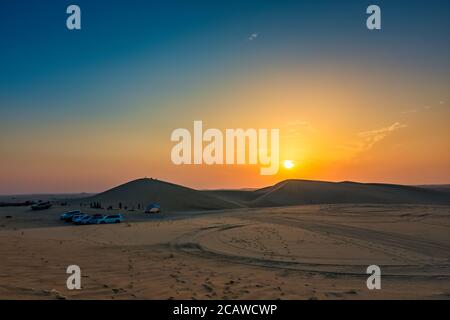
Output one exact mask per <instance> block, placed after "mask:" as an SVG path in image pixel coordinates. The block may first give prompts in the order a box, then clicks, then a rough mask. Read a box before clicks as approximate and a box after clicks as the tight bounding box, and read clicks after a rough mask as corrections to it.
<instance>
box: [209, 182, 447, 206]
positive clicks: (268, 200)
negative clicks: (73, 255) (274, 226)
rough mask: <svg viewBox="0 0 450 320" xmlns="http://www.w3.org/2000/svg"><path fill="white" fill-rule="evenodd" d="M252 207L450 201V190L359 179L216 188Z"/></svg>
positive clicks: (444, 202)
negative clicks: (367, 181)
mask: <svg viewBox="0 0 450 320" xmlns="http://www.w3.org/2000/svg"><path fill="white" fill-rule="evenodd" d="M215 193H216V195H218V196H221V197H223V198H224V199H228V200H230V201H231V200H234V201H236V202H238V203H239V204H241V205H244V206H248V207H281V206H291V205H301V204H333V203H380V204H382V203H385V204H395V203H417V204H419V203H421V204H427V203H428V204H449V203H450V194H448V193H445V192H441V191H439V190H432V189H426V188H420V187H412V186H403V185H394V184H379V183H356V182H323V181H309V180H285V181H282V182H280V183H277V184H276V185H274V186H271V187H266V188H262V189H258V190H255V191H216V192H215Z"/></svg>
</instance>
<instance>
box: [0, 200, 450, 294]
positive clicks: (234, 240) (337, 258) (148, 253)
mask: <svg viewBox="0 0 450 320" xmlns="http://www.w3.org/2000/svg"><path fill="white" fill-rule="evenodd" d="M240 197H241V199H242V195H240ZM276 199H279V197H278V196H277V198H276ZM174 201H175V200H174ZM224 201H225V200H224ZM250 201H253V200H251V199H250ZM238 202H239V201H238ZM235 206H236V208H228V209H222V210H213V211H186V212H184V213H181V212H173V213H170V212H169V213H164V212H163V213H161V214H157V215H145V214H143V213H141V212H129V213H125V222H123V223H121V224H114V225H88V226H75V225H71V224H67V223H64V222H62V221H59V220H58V218H59V214H60V213H61V212H63V211H65V210H67V207H58V206H54V207H52V208H51V209H49V210H45V211H38V212H33V211H31V210H30V209H29V208H28V207H17V208H0V256H1V259H2V260H1V262H0V298H1V299H409V298H412V299H449V298H450V254H449V253H450V206H448V205H439V204H414V205H411V204H409V205H408V204H368V203H360V204H315V205H298V206H289V207H274V208H270V207H263V208H259V207H258V208H250V207H243V206H242V205H239V203H236V205H235ZM86 211H88V212H90V213H94V212H96V209H86ZM99 212H102V213H105V210H100V211H99ZM7 216H10V217H7ZM71 264H76V265H79V266H80V268H81V272H82V289H81V290H68V289H67V288H66V279H67V277H68V275H67V274H66V268H67V266H68V265H71ZM371 264H376V265H379V266H380V267H381V271H382V278H381V279H382V280H381V285H382V289H381V290H368V289H367V287H366V279H367V277H368V275H367V274H366V268H367V266H369V265H371Z"/></svg>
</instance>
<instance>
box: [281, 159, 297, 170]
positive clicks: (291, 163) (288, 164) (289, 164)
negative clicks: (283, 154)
mask: <svg viewBox="0 0 450 320" xmlns="http://www.w3.org/2000/svg"><path fill="white" fill-rule="evenodd" d="M283 166H284V167H285V168H286V169H292V168H293V167H294V166H295V164H294V161H292V160H284V162H283Z"/></svg>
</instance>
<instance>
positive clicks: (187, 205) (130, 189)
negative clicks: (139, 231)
mask: <svg viewBox="0 0 450 320" xmlns="http://www.w3.org/2000/svg"><path fill="white" fill-rule="evenodd" d="M74 201H81V202H85V203H91V202H100V203H101V204H102V206H105V207H106V206H113V207H117V206H118V205H119V203H120V204H122V205H123V206H127V207H128V208H129V209H131V208H136V209H137V208H138V206H139V205H140V207H141V208H143V207H145V206H146V205H148V204H149V203H153V202H156V203H158V204H160V205H161V206H162V208H164V210H165V211H168V212H175V211H177V212H182V211H203V210H221V209H233V208H243V207H244V208H245V207H248V208H258V207H282V206H293V205H303V204H340V203H374V204H402V203H403V204H407V203H410V204H450V194H449V193H446V192H442V191H440V190H435V189H429V188H422V187H415V186H404V185H395V184H383V183H358V182H351V181H343V182H327V181H314V180H296V179H290V180H284V181H281V182H279V183H277V184H275V185H272V186H268V187H265V188H261V189H257V190H195V189H192V188H188V187H185V186H181V185H177V184H174V183H170V182H166V181H162V180H158V179H151V178H150V179H149V178H142V179H137V180H133V181H130V182H127V183H124V184H122V185H119V186H117V187H114V188H112V189H109V190H107V191H104V192H102V193H99V194H97V195H94V196H91V197H87V198H85V199H81V200H74Z"/></svg>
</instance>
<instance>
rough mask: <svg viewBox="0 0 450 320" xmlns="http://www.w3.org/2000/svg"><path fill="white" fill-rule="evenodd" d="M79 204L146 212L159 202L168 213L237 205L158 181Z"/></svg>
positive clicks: (114, 190) (139, 182)
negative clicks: (123, 207)
mask: <svg viewBox="0 0 450 320" xmlns="http://www.w3.org/2000/svg"><path fill="white" fill-rule="evenodd" d="M77 202H84V203H91V202H100V203H101V204H102V206H103V207H108V206H113V207H115V208H117V207H118V205H119V203H121V204H122V206H127V207H128V208H132V207H134V208H136V209H137V208H138V206H139V205H141V207H142V208H144V207H145V206H147V205H148V204H149V203H153V202H156V203H158V204H160V205H161V207H162V209H163V210H164V211H165V212H173V211H196V210H215V209H229V208H235V207H237V205H236V204H234V203H233V202H230V201H228V200H225V199H221V198H218V197H215V196H214V195H211V194H208V193H204V192H202V191H198V190H194V189H191V188H187V187H183V186H180V185H176V184H173V183H169V182H165V181H161V180H157V179H148V178H144V179H137V180H133V181H130V182H128V183H125V184H122V185H120V186H117V187H115V188H112V189H110V190H107V191H105V192H102V193H100V194H97V195H95V196H93V197H88V198H85V199H82V200H77Z"/></svg>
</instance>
